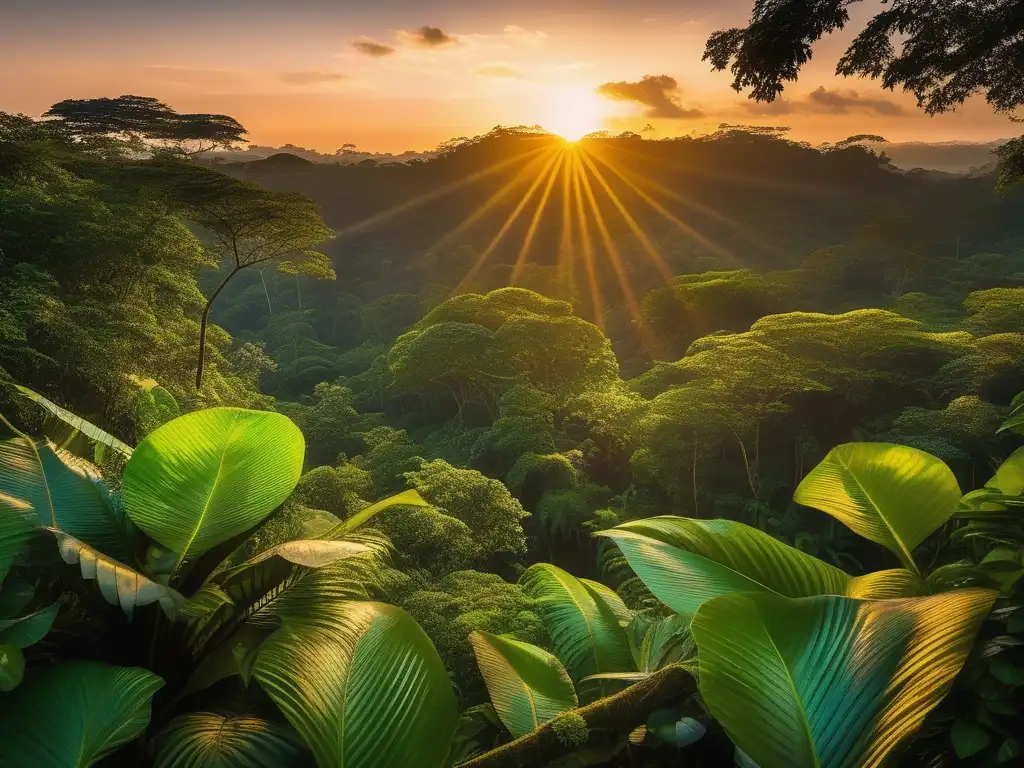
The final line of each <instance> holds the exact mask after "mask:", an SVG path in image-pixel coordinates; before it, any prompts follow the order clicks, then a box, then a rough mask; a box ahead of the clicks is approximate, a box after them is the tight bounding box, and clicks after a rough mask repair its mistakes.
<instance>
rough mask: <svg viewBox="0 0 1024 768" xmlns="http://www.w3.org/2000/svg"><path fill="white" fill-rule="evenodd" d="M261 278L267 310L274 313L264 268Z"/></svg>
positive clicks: (261, 271)
mask: <svg viewBox="0 0 1024 768" xmlns="http://www.w3.org/2000/svg"><path fill="white" fill-rule="evenodd" d="M260 280H261V281H262V282H263V295H264V296H266V297H267V311H268V312H270V314H274V307H273V306H272V305H271V303H270V291H268V290H267V278H265V277H264V276H263V270H262V269H261V270H260ZM332 330H333V329H332Z"/></svg>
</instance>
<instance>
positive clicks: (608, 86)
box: [597, 75, 704, 120]
mask: <svg viewBox="0 0 1024 768" xmlns="http://www.w3.org/2000/svg"><path fill="white" fill-rule="evenodd" d="M678 91H679V83H677V82H676V80H675V78H673V77H669V76H668V75H646V76H645V77H643V78H641V79H640V81H639V82H636V83H627V82H619V83H605V84H604V85H602V86H600V87H599V88H598V89H597V92H598V93H600V94H601V95H602V96H606V97H608V98H609V99H613V100H614V101H632V102H634V103H636V104H641V105H643V106H645V107H647V109H646V110H645V111H644V117H649V118H657V117H660V118H666V119H670V120H692V119H695V118H699V117H704V113H703V112H701V111H700V110H699V109H686V108H685V107H683V105H682V104H680V103H679V101H678Z"/></svg>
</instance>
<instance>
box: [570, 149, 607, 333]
mask: <svg viewBox="0 0 1024 768" xmlns="http://www.w3.org/2000/svg"><path fill="white" fill-rule="evenodd" d="M569 163H570V167H571V169H572V188H573V196H574V197H575V199H576V224H577V226H578V227H579V229H580V244H581V245H582V247H583V263H584V266H585V268H586V270H587V284H588V286H589V288H590V301H591V311H592V312H593V313H594V325H596V326H597V327H598V328H601V329H602V330H603V329H604V304H603V302H602V300H601V291H600V290H599V288H598V285H597V273H596V271H595V269H594V249H593V246H592V243H591V240H590V229H589V227H587V217H586V213H585V212H584V210H583V194H582V192H581V191H580V188H581V184H580V176H581V175H582V173H581V171H580V161H579V157H578V156H577V155H576V153H572V154H571V155H570V156H569Z"/></svg>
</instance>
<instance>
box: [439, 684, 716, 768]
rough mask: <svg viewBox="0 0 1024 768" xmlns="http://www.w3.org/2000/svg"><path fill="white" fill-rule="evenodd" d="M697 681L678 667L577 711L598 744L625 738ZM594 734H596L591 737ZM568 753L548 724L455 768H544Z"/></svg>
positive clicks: (691, 688) (679, 698)
mask: <svg viewBox="0 0 1024 768" xmlns="http://www.w3.org/2000/svg"><path fill="white" fill-rule="evenodd" d="M696 690H697V681H696V680H694V678H693V677H692V676H691V675H690V673H689V672H687V671H686V670H685V669H684V668H683V667H681V666H671V667H666V668H665V669H662V670H659V671H658V672H655V673H654V674H653V675H651V676H650V677H649V678H647V679H646V680H643V681H641V682H639V683H637V684H635V685H631V686H630V687H629V688H627V689H626V690H624V691H621V692H620V693H617V694H615V695H614V696H609V697H607V698H604V699H600V700H598V701H595V702H594V703H593V704H588V705H587V706H585V707H583V708H581V709H579V710H577V712H578V714H579V715H580V716H582V718H583V720H584V721H585V722H586V724H587V729H588V731H589V732H590V738H591V740H593V739H594V738H595V736H597V735H598V734H600V736H601V741H606V740H608V739H609V738H612V739H614V738H616V737H618V736H622V735H624V734H628V733H629V732H630V731H632V730H633V729H634V728H636V727H637V726H638V725H640V724H641V723H643V722H645V721H646V720H647V716H648V714H650V712H651V711H652V710H654V709H656V708H657V707H659V706H660V705H661V704H663V703H664V702H666V701H669V700H675V701H680V700H682V699H683V698H684V697H686V696H689V695H690V694H692V693H695V692H696ZM595 732H597V733H595ZM571 749H572V747H571V746H567V745H566V744H565V743H564V738H559V734H558V732H557V731H556V729H555V728H553V727H552V723H551V722H548V723H545V724H544V725H542V726H541V727H540V728H538V729H537V730H535V731H532V732H531V733H528V734H526V735H525V736H521V737H520V738H518V739H516V740H515V741H510V742H509V743H508V744H504V745H502V746H500V747H498V748H497V749H493V750H491V751H490V752H486V753H484V754H482V755H480V756H478V757H475V758H473V759H472V760H469V761H468V762H465V763H461V764H460V765H459V767H458V768H526V767H527V766H538V767H539V766H544V765H548V764H549V763H551V762H553V761H554V760H555V759H556V758H557V757H559V756H560V755H563V754H565V753H566V752H568V751H570V750H571Z"/></svg>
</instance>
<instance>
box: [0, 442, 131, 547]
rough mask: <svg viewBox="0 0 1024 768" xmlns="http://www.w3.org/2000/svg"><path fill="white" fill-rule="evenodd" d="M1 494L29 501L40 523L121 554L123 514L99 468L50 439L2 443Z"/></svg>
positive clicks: (0, 465) (0, 450)
mask: <svg viewBox="0 0 1024 768" xmlns="http://www.w3.org/2000/svg"><path fill="white" fill-rule="evenodd" d="M0 493H2V494H5V495H6V496H9V497H13V498H15V499H18V500H20V501H22V502H25V503H27V504H29V505H31V507H32V509H33V510H34V511H35V516H36V521H37V522H38V523H39V524H40V525H44V526H47V527H50V528H58V529H60V530H62V531H65V532H67V533H70V534H71V535H72V536H74V537H75V538H77V539H81V540H82V541H84V542H86V543H88V544H90V545H91V546H93V547H96V548H97V549H99V550H100V551H102V552H106V553H107V554H108V555H110V556H111V557H124V556H125V537H126V527H125V523H126V521H125V518H124V517H123V515H122V514H121V512H120V509H119V508H118V506H117V505H116V504H115V503H114V499H113V498H112V496H111V494H110V491H109V490H108V489H107V487H106V486H105V485H104V484H103V479H102V478H101V477H100V474H99V470H97V469H96V467H94V466H93V465H92V464H90V463H89V462H88V461H86V460H85V459H82V458H79V457H77V456H73V455H72V454H70V453H68V452H67V451H65V450H62V449H61V448H58V447H57V446H55V445H54V444H53V443H51V442H49V441H48V440H39V441H34V440H30V439H29V438H27V437H13V438H10V439H9V440H4V441H0Z"/></svg>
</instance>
